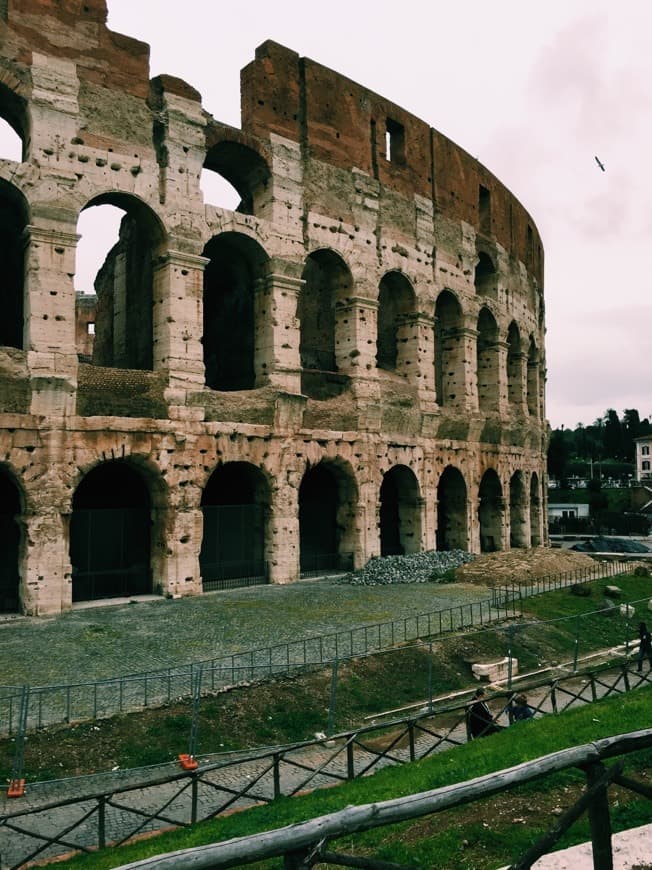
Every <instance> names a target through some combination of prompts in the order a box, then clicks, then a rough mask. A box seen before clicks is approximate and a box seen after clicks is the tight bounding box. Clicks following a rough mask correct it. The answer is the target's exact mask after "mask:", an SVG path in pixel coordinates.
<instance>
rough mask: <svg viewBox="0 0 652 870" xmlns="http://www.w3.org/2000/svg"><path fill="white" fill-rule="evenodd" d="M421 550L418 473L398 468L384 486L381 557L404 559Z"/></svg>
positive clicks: (384, 480)
mask: <svg viewBox="0 0 652 870" xmlns="http://www.w3.org/2000/svg"><path fill="white" fill-rule="evenodd" d="M420 549H421V499H420V498H419V484H418V482H417V479H416V477H415V475H414V472H413V471H412V470H411V469H410V468H408V467H407V466H405V465H395V466H394V468H391V469H390V470H389V471H388V472H387V474H386V475H385V476H384V477H383V482H382V484H381V487H380V555H381V556H402V555H404V554H405V553H418V552H419V550H420Z"/></svg>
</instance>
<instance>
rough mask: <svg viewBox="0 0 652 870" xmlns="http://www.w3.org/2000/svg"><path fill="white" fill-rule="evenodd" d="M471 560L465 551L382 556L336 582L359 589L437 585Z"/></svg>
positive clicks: (470, 555) (471, 557) (471, 555)
mask: <svg viewBox="0 0 652 870" xmlns="http://www.w3.org/2000/svg"><path fill="white" fill-rule="evenodd" d="M474 558H475V556H474V555H473V554H472V553H467V552H466V551H465V550H446V551H441V552H436V551H435V550H429V551H427V552H425V553H410V554H408V555H406V556H384V557H382V558H376V559H370V560H369V561H368V562H367V564H366V565H365V566H364V567H363V568H360V569H359V570H358V571H353V572H352V573H351V574H347V575H346V576H345V577H342V578H341V579H340V581H339V582H340V583H352V584H358V585H361V586H380V585H386V584H390V583H428V582H437V581H438V580H441V578H442V577H444V575H445V574H447V573H448V572H449V571H451V570H452V569H454V568H459V566H460V565H464V564H465V563H466V562H470V561H471V560H472V559H474Z"/></svg>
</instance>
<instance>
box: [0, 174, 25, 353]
mask: <svg viewBox="0 0 652 870" xmlns="http://www.w3.org/2000/svg"><path fill="white" fill-rule="evenodd" d="M28 224H29V206H28V204H27V200H26V199H25V197H24V196H23V195H22V193H20V191H19V190H17V189H16V188H15V187H14V186H13V185H12V184H8V183H7V182H6V181H3V180H1V179H0V240H1V241H0V275H2V279H1V280H0V311H2V317H0V346H2V347H15V348H18V349H19V350H22V349H24V316H25V301H24V300H25V243H24V238H23V233H24V231H25V228H26V227H27V225H28Z"/></svg>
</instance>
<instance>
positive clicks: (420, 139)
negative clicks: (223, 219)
mask: <svg viewBox="0 0 652 870" xmlns="http://www.w3.org/2000/svg"><path fill="white" fill-rule="evenodd" d="M241 107H242V127H243V129H244V130H246V131H247V132H250V133H252V134H254V135H256V136H258V137H260V138H269V135H270V133H275V134H277V135H280V136H284V137H287V138H288V139H292V140H294V141H295V142H299V143H301V145H302V146H303V148H304V152H305V155H306V156H307V157H308V158H309V159H315V160H318V161H323V162H324V163H328V164H331V165H333V166H336V167H338V168H340V169H342V170H345V171H350V170H351V169H353V168H357V169H360V170H362V171H363V172H366V173H368V174H369V175H370V176H372V177H374V178H375V179H376V180H377V181H378V182H380V184H381V185H383V186H384V187H386V188H390V189H392V190H394V191H396V192H398V193H400V194H403V195H404V196H408V197H409V196H413V195H414V194H417V195H419V196H422V197H425V198H428V199H432V200H433V201H434V203H435V205H436V208H437V209H438V210H439V211H440V212H442V213H443V214H445V215H446V216H448V217H450V218H451V219H453V220H458V221H459V220H463V221H466V222H467V223H469V224H470V225H471V226H473V227H475V229H476V230H477V231H478V233H479V234H480V235H488V236H491V237H493V238H495V240H496V241H497V242H498V243H499V244H500V245H502V246H503V247H504V248H505V249H506V250H507V251H509V252H510V253H511V254H513V255H514V256H515V257H516V258H518V259H519V260H521V261H522V262H523V263H525V264H526V266H527V267H528V268H529V269H530V271H532V272H533V274H535V275H536V277H537V279H538V281H539V283H540V284H541V283H542V278H543V262H542V260H543V253H542V246H541V240H540V237H539V234H538V231H537V229H536V226H535V224H534V221H533V220H532V218H531V217H530V216H529V214H528V213H527V211H526V210H525V209H524V208H523V206H522V205H521V204H520V203H519V202H518V200H517V199H516V198H515V197H514V196H513V194H511V193H510V192H509V191H508V190H507V188H506V187H505V186H504V185H503V184H501V182H500V181H499V180H498V179H497V178H496V177H495V176H494V175H492V173H491V172H489V170H487V169H486V168H485V167H484V166H483V165H482V164H481V163H479V162H478V161H477V160H475V159H474V158H473V157H471V155H469V154H468V153H467V152H466V151H464V149H462V148H460V147H459V146H458V145H456V144H455V143H454V142H451V140H450V139H448V138H447V137H446V136H444V135H443V134H441V133H439V132H438V131H436V130H434V129H432V128H431V127H429V126H428V124H426V123H425V122H423V121H421V120H420V119H419V118H416V117H415V116H414V115H412V114H410V113H409V112H406V111H405V109H402V108H401V107H400V106H397V105H396V104H395V103H392V102H390V101H389V100H387V99H385V98H384V97H381V96H379V95H378V94H376V93H374V92H373V91H370V90H368V89H367V88H364V87H362V86H361V85H359V84H356V82H353V81H351V80H350V79H348V78H346V77H345V76H342V75H340V74H339V73H337V72H334V71H333V70H331V69H328V68H327V67H324V66H321V65H320V64H318V63H315V62H314V61H312V60H310V59H308V58H302V57H300V56H299V55H298V54H297V53H296V52H294V51H291V50H290V49H287V48H285V47H284V46H282V45H278V44H277V43H275V42H272V41H267V42H265V43H263V44H262V45H261V46H259V47H258V48H257V50H256V56H255V59H254V60H253V61H252V62H251V63H250V64H249V65H248V66H246V67H245V68H244V69H243V70H242V76H241ZM388 122H389V125H390V126H392V127H395V128H397V129H399V130H400V131H401V136H402V138H403V142H404V147H403V148H402V149H401V151H402V153H401V154H400V155H399V157H398V159H396V160H394V159H393V160H388V159H386V156H385V151H386V147H385V134H386V130H387V127H388ZM481 185H482V186H483V187H484V188H485V189H486V190H488V191H489V192H490V195H491V223H490V226H489V227H487V226H484V225H481V220H480V214H479V208H478V192H479V188H480V186H481Z"/></svg>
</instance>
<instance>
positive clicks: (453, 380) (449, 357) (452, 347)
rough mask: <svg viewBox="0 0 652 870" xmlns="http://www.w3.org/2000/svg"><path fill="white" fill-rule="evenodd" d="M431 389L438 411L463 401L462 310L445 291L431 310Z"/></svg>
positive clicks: (453, 297)
mask: <svg viewBox="0 0 652 870" xmlns="http://www.w3.org/2000/svg"><path fill="white" fill-rule="evenodd" d="M435 389H436V391H437V402H438V404H439V405H440V406H442V407H446V406H455V405H456V404H459V403H461V402H463V400H464V346H463V342H462V309H461V307H460V304H459V302H458V301H457V298H456V297H455V296H454V295H453V294H452V293H451V292H450V291H449V290H444V291H443V292H442V293H440V294H439V296H438V297H437V304H436V306H435Z"/></svg>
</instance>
